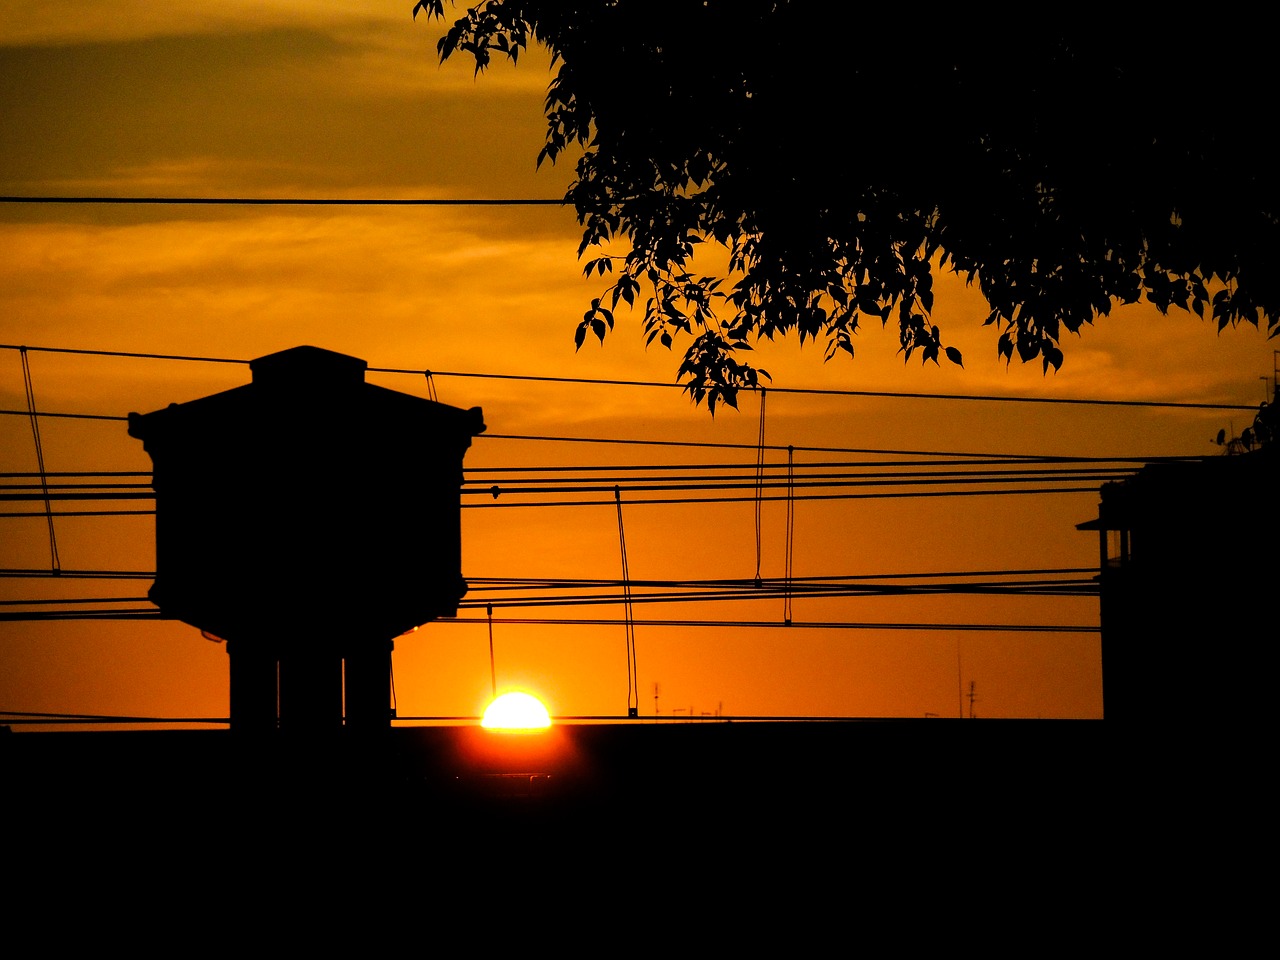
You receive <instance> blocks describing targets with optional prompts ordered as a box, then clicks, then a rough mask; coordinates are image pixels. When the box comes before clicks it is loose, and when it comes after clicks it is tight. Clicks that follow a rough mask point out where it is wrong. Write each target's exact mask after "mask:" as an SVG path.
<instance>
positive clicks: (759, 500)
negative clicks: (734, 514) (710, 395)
mask: <svg viewBox="0 0 1280 960" xmlns="http://www.w3.org/2000/svg"><path fill="white" fill-rule="evenodd" d="M766 392H767V391H765V390H763V389H762V390H761V391H760V436H759V439H758V440H757V441H756V586H757V587H758V586H760V585H761V580H760V558H761V552H762V551H761V544H762V534H761V527H762V525H763V524H762V520H763V517H764V401H765V394H766Z"/></svg>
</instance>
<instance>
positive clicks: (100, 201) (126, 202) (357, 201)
mask: <svg viewBox="0 0 1280 960" xmlns="http://www.w3.org/2000/svg"><path fill="white" fill-rule="evenodd" d="M0 203H33V204H40V203H67V204H90V205H94V204H96V205H107V206H130V205H134V204H136V205H138V206H157V205H160V206H163V205H172V206H220V207H565V206H569V204H568V203H566V201H564V200H563V199H561V200H551V199H541V198H514V197H509V198H495V199H476V198H462V199H452V198H447V197H101V196H79V197H72V196H42V197H19V196H3V197H0Z"/></svg>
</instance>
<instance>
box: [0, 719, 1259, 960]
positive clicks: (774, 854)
mask: <svg viewBox="0 0 1280 960" xmlns="http://www.w3.org/2000/svg"><path fill="white" fill-rule="evenodd" d="M1166 747H1167V744H1166V746H1161V742H1160V739H1159V738H1158V737H1152V736H1151V735H1149V734H1147V733H1142V734H1141V735H1136V734H1127V735H1125V736H1124V737H1120V736H1119V735H1118V734H1117V733H1116V731H1115V730H1114V728H1109V727H1108V726H1107V725H1106V724H1105V723H1104V722H1090V721H1079V722H1076V721H1026V722H1024V721H977V722H970V723H965V722H962V721H939V720H925V721H838V722H824V723H792V722H778V723H773V722H759V723H748V722H732V723H723V722H716V723H705V724H699V723H684V724H672V725H658V724H654V723H648V722H645V721H632V722H623V723H617V724H602V725H577V726H574V725H566V726H560V727H557V728H554V729H553V730H551V731H550V732H548V733H545V734H540V735H509V734H508V735H496V734H491V733H489V732H487V731H484V730H481V729H479V728H477V727H422V728H404V729H395V730H392V731H390V733H389V734H387V735H386V736H385V737H382V738H380V739H374V740H371V741H364V742H356V741H344V740H336V741H332V742H328V743H317V742H290V741H286V740H280V741H272V742H268V743H253V742H242V741H240V740H238V739H237V738H236V737H235V736H233V735H232V734H230V733H229V732H226V731H211V732H189V731H182V732H131V733H69V734H68V733H57V734H52V733H11V734H7V735H5V736H3V737H0V779H2V780H3V783H4V785H5V786H4V794H3V797H4V799H3V813H4V823H5V826H6V829H7V831H8V834H9V836H10V838H11V839H10V849H11V850H15V849H17V850H21V851H22V857H21V858H20V859H18V860H13V859H11V860H10V868H9V871H8V876H9V878H10V880H11V881H13V880H15V878H16V880H17V887H16V888H15V887H13V886H10V888H9V890H10V892H14V891H15V889H16V890H18V891H20V892H21V893H22V895H23V896H25V897H28V898H29V897H30V896H32V895H33V894H34V895H35V896H37V897H39V896H40V895H41V894H40V891H44V892H45V895H52V894H51V893H50V891H52V890H61V891H64V892H66V891H69V890H73V889H74V890H78V891H80V892H81V893H83V892H85V891H94V897H95V898H106V899H107V900H108V901H110V902H113V903H114V902H116V899H117V898H123V899H125V900H127V901H129V902H130V903H145V904H149V905H150V906H148V907H147V909H148V910H150V909H152V908H153V907H157V905H161V904H163V905H164V909H175V906H177V905H180V912H182V913H184V914H185V912H186V911H188V910H189V909H190V908H191V906H192V904H195V903H204V904H206V905H213V904H216V905H217V906H216V909H215V908H214V907H212V906H209V909H212V910H213V911H214V916H216V917H220V918H221V920H220V921H217V922H214V921H213V920H210V919H207V920H206V923H205V925H206V926H209V927H210V929H213V928H217V927H218V926H219V924H220V923H226V924H232V925H235V924H239V923H240V922H242V921H244V920H245V918H246V917H247V916H248V915H250V914H253V915H254V916H258V917H259V918H260V919H261V918H262V917H276V915H277V913H278V912H279V911H289V912H290V915H291V916H293V918H294V919H293V922H294V923H303V926H301V927H295V928H293V932H292V933H291V934H290V936H291V937H293V938H294V941H291V942H293V943H294V945H298V944H300V943H301V942H302V941H301V940H298V939H297V938H302V940H306V941H307V943H308V945H314V944H313V941H323V940H325V939H326V938H327V937H329V936H330V935H334V936H336V935H338V934H337V933H336V932H335V930H337V929H339V928H340V929H345V930H347V934H345V935H350V936H356V934H355V933H353V932H352V931H351V929H349V928H350V922H354V920H355V918H356V917H367V911H368V910H369V909H371V906H370V905H371V904H376V905H377V907H376V909H377V910H378V911H379V912H380V915H382V916H384V917H385V918H387V922H392V921H391V919H390V918H392V917H396V918H399V919H397V920H395V921H394V922H395V923H403V922H405V921H404V916H403V911H405V910H408V911H410V912H411V913H412V911H415V910H416V911H421V912H423V915H424V916H426V915H430V916H432V917H434V918H435V920H436V921H437V922H444V921H446V920H450V921H452V920H457V919H458V918H457V917H454V916H453V915H452V914H451V913H450V911H451V910H452V909H454V907H456V908H457V909H463V908H462V907H461V906H458V904H460V903H463V902H464V901H465V902H466V903H469V904H471V906H468V907H466V909H467V910H471V909H472V907H474V904H475V902H481V903H484V904H486V905H487V906H486V907H485V909H486V910H490V911H493V910H496V911H498V913H499V914H503V915H505V913H504V911H507V910H513V909H516V905H517V904H518V903H524V902H525V901H536V902H540V903H543V904H544V905H546V902H547V901H548V900H551V901H554V904H555V909H556V911H558V912H561V913H563V912H564V911H567V912H568V913H569V914H572V915H573V916H575V917H577V919H576V920H574V921H573V922H574V923H578V924H587V925H589V926H591V927H592V929H594V928H595V925H597V924H599V923H601V922H603V921H602V920H601V918H602V916H613V913H612V911H614V910H615V908H616V907H617V906H618V905H619V904H626V905H630V906H631V908H634V909H637V910H641V911H642V913H643V915H645V916H657V915H662V916H666V915H668V914H669V913H670V912H671V911H673V910H675V911H684V910H688V911H693V912H694V913H695V914H696V915H697V916H698V917H700V918H703V920H704V921H705V920H706V917H707V915H708V913H710V914H711V915H715V916H719V915H720V913H718V911H720V912H722V911H726V910H727V911H730V912H731V913H732V914H733V916H734V917H736V918H737V919H735V920H734V921H733V923H734V924H735V926H734V928H733V929H734V930H736V931H737V932H738V933H741V932H742V931H743V930H744V928H743V926H742V924H743V922H745V920H747V919H753V918H754V919H755V920H759V921H761V922H762V923H763V922H765V920H766V918H769V923H770V924H772V922H774V921H776V920H777V919H778V916H779V914H778V911H779V910H781V909H782V906H781V905H783V904H787V905H788V906H787V907H786V909H787V910H789V911H795V910H800V911H801V912H802V913H805V914H806V915H809V913H812V916H810V919H811V920H815V921H816V920H818V919H819V918H818V914H819V913H821V914H822V921H823V922H824V923H825V922H829V921H830V920H831V919H832V918H833V917H836V916H838V915H839V914H830V913H823V912H822V911H824V910H826V909H827V907H824V906H821V905H823V904H826V905H828V906H829V905H830V904H831V901H833V900H835V901H840V902H843V903H844V906H843V907H839V908H837V909H839V910H849V909H852V908H851V906H850V904H852V903H857V904H858V911H859V915H860V916H861V917H862V921H865V922H871V921H873V920H874V919H876V918H875V917H874V916H873V914H875V913H876V910H877V908H876V907H875V906H874V904H875V903H876V902H879V901H880V900H883V899H885V898H887V899H889V900H891V901H893V903H894V904H895V906H894V909H901V908H902V907H903V906H904V904H906V903H909V902H915V901H916V900H917V899H918V898H920V897H922V896H924V897H927V898H934V897H935V896H938V895H942V894H943V893H944V892H950V893H948V894H947V895H948V896H950V895H951V894H957V895H958V894H959V893H961V892H963V893H964V895H965V896H971V895H973V894H974V893H975V891H983V894H982V899H984V901H985V902H989V903H990V904H991V906H992V908H993V909H994V908H996V906H997V905H998V906H999V909H1001V910H1005V909H1010V908H1011V905H1012V904H1014V903H1017V904H1020V905H1021V906H1019V907H1018V909H1019V910H1023V911H1025V910H1028V909H1033V907H1032V904H1037V905H1038V906H1036V907H1034V909H1036V910H1039V909H1048V904H1049V900H1045V899H1043V898H1046V897H1047V898H1050V899H1051V900H1052V903H1053V904H1055V906H1054V907H1053V910H1054V912H1055V913H1056V912H1057V911H1058V909H1059V907H1064V908H1066V909H1067V912H1068V913H1070V914H1071V917H1072V918H1074V919H1071V920H1070V921H1067V920H1064V919H1063V918H1061V917H1058V919H1056V920H1055V921H1054V922H1055V923H1057V924H1059V925H1063V924H1066V926H1063V927H1062V929H1061V930H1060V931H1059V933H1060V935H1063V936H1066V935H1067V933H1068V932H1069V931H1068V928H1069V927H1070V925H1071V924H1073V923H1076V922H1078V921H1080V920H1082V919H1083V917H1084V916H1085V915H1088V916H1089V917H1090V918H1092V919H1091V920H1090V922H1093V921H1095V920H1098V919H1100V917H1099V914H1098V911H1099V910H1103V911H1104V912H1105V911H1106V910H1107V909H1108V908H1107V906H1106V903H1104V902H1101V901H1099V899H1098V898H1099V896H1100V891H1102V889H1103V888H1104V887H1105V888H1107V889H1108V890H1115V889H1116V888H1117V887H1118V888H1119V889H1120V890H1121V891H1123V889H1124V888H1127V886H1128V885H1129V884H1131V883H1138V882H1142V883H1149V882H1151V879H1152V877H1153V876H1154V877H1157V878H1167V879H1171V878H1172V877H1173V876H1176V875H1177V873H1178V871H1180V870H1182V869H1183V867H1182V866H1181V865H1182V864H1185V863H1186V862H1187V853H1188V851H1189V850H1190V849H1192V848H1193V847H1194V848H1195V852H1196V853H1197V855H1198V856H1200V857H1201V859H1202V861H1203V857H1204V855H1205V854H1206V852H1207V848H1206V847H1205V846H1203V845H1201V846H1200V847H1195V845H1196V843H1197V841H1196V840H1195V839H1194V838H1195V837H1196V836H1199V835H1200V831H1201V828H1202V826H1203V825H1204V823H1205V818H1206V817H1207V816H1214V817H1217V816H1218V815H1219V814H1220V813H1221V812H1222V811H1223V809H1224V808H1226V807H1230V808H1231V810H1232V811H1233V815H1232V818H1231V819H1230V820H1222V819H1218V820H1217V821H1216V824H1215V829H1216V830H1217V831H1218V832H1217V833H1216V834H1215V837H1216V839H1215V840H1214V841H1213V842H1214V845H1215V846H1214V849H1227V848H1229V847H1231V846H1232V845H1239V844H1243V843H1247V842H1249V837H1250V836H1251V835H1252V830H1253V828H1252V827H1251V826H1250V824H1251V823H1252V820H1251V819H1250V818H1251V816H1252V813H1251V811H1252V810H1253V809H1254V807H1255V806H1256V805H1255V804H1253V803H1252V802H1251V801H1248V800H1247V797H1246V796H1245V794H1247V792H1248V791H1249V790H1251V787H1250V784H1251V783H1253V782H1254V781H1255V780H1256V776H1255V775H1252V774H1248V773H1242V771H1241V770H1239V769H1237V768H1236V767H1235V766H1233V765H1232V763H1230V762H1228V761H1226V760H1222V761H1220V762H1217V763H1218V765H1217V766H1216V767H1213V768H1212V769H1210V768H1206V767H1205V766H1204V765H1203V764H1201V766H1200V768H1199V769H1196V770H1191V769H1187V768H1186V767H1185V765H1184V763H1185V758H1186V757H1187V755H1188V752H1187V750H1186V749H1184V748H1180V749H1178V750H1176V751H1175V750H1171V749H1167V748H1166ZM1213 753H1214V751H1212V750H1206V751H1204V752H1203V753H1202V754H1201V757H1202V758H1203V759H1205V760H1207V761H1208V762H1210V763H1214V762H1215V761H1212V760H1211V759H1210V758H1211V757H1212V756H1213ZM1174 757H1179V758H1181V760H1180V761H1179V762H1177V763H1175V762H1174V761H1173V759H1171V758H1174ZM1237 791H1240V792H1241V793H1239V794H1238V793H1237ZM1236 796H1241V799H1242V801H1243V802H1235V801H1230V802H1228V803H1223V802H1222V801H1223V798H1232V797H1236ZM1210 805H1211V807H1212V810H1213V811H1214V812H1213V813H1210ZM1219 845H1221V846H1219ZM1140 878H1141V880H1140ZM1110 895H1111V894H1108V896H1110ZM1063 897H1066V898H1067V899H1066V900H1063V899H1062V898H1063ZM459 898H460V899H459ZM867 898H870V899H867ZM454 901H457V903H454ZM450 903H454V907H451V906H449V904H450ZM157 908H158V907H157ZM297 910H302V911H303V913H304V914H305V915H306V917H307V918H310V919H306V920H305V922H303V921H301V920H299V919H298V916H297V915H296V913H295V911H297ZM441 911H443V913H441ZM583 911H587V913H583ZM600 911H604V913H603V914H602V913H601V912H600ZM655 911H656V913H655ZM744 911H745V913H746V915H747V916H746V917H744V916H743V912H744ZM757 911H763V912H760V913H759V914H758V915H756V914H757ZM588 914H589V919H588ZM788 915H790V914H788ZM468 916H470V914H468ZM344 918H345V920H344ZM361 922H364V921H361ZM414 922H416V921H414ZM476 922H477V921H475V919H474V917H473V918H472V919H471V920H468V921H467V924H468V929H470V930H471V931H472V934H473V935H476V936H479V935H483V936H484V937H488V936H489V935H491V934H492V935H495V936H496V935H498V933H499V930H498V929H497V928H495V929H493V930H487V929H486V928H485V926H484V923H481V924H480V926H479V927H476V926H475V924H476ZM494 922H495V923H496V922H498V921H496V920H495V921H494ZM503 922H506V921H503ZM700 922H702V921H700ZM357 926H358V924H357ZM584 929H585V927H584ZM745 929H747V930H748V931H749V930H750V929H751V928H750V927H747V928H745ZM326 931H327V932H326ZM633 932H634V931H633ZM915 932H916V931H913V930H903V931H902V935H903V936H908V935H914V933H915ZM628 936H629V934H628ZM632 945H633V946H635V945H636V944H635V943H633V944H632ZM627 952H630V951H627Z"/></svg>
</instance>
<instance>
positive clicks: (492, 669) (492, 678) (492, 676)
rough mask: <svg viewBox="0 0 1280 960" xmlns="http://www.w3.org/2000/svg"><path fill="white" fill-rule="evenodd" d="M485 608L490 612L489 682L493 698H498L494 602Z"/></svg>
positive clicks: (487, 604)
mask: <svg viewBox="0 0 1280 960" xmlns="http://www.w3.org/2000/svg"><path fill="white" fill-rule="evenodd" d="M485 610H487V611H488V613H489V682H490V683H492V684H493V698H494V699H495V700H497V699H498V668H497V666H496V665H495V664H494V660H493V604H492V603H486V604H485Z"/></svg>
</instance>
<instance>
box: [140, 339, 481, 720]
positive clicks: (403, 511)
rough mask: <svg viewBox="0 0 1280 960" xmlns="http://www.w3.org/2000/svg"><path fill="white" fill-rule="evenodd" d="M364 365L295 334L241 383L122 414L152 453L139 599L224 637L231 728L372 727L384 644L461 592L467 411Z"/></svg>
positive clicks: (384, 694) (473, 418)
mask: <svg viewBox="0 0 1280 960" xmlns="http://www.w3.org/2000/svg"><path fill="white" fill-rule="evenodd" d="M366 366H367V364H366V363H365V361H363V360H360V359H358V358H356V357H349V356H345V355H343V354H339V353H333V352H331V351H328V350H321V349H319V348H317V347H310V346H301V347H295V348H293V349H291V350H285V351H282V352H280V353H274V354H271V355H269V356H265V357H260V358H258V359H257V360H254V361H252V362H251V363H250V369H251V370H252V382H251V383H249V384H246V385H244V386H241V387H236V388H234V389H231V390H227V391H224V392H222V393H218V394H214V395H212V396H208V397H203V398H201V399H198V400H193V401H190V402H188V403H181V404H172V405H170V406H169V407H167V408H165V409H162V410H157V411H154V412H152V413H148V414H130V415H129V434H130V435H131V436H133V437H136V438H138V439H140V440H142V441H143V446H144V448H145V449H146V451H147V453H148V454H150V456H151V460H152V465H153V485H154V487H155V493H156V579H155V584H154V586H153V587H152V588H151V592H150V597H151V600H152V601H153V602H154V603H155V604H156V605H157V606H159V607H160V609H161V611H162V612H163V613H164V614H166V615H167V616H170V617H174V618H176V619H178V620H182V621H184V622H186V623H189V624H191V625H192V626H195V627H198V628H199V629H201V630H203V631H206V632H208V633H211V634H213V635H215V636H217V637H220V638H223V639H225V640H227V641H228V652H229V654H230V657H231V686H232V691H231V720H232V726H233V728H235V727H242V728H247V727H265V726H268V725H270V726H273V727H274V725H275V723H276V720H277V718H278V719H279V722H280V725H281V726H282V727H284V726H287V725H314V724H320V725H326V724H327V725H341V724H342V722H343V717H344V715H345V717H346V723H347V725H352V724H353V722H354V723H358V724H360V723H374V724H375V725H386V724H387V723H389V716H390V713H389V675H388V673H389V667H390V653H389V651H390V645H391V641H392V639H393V638H395V637H396V636H399V635H400V634H402V633H404V632H406V631H408V630H411V629H412V628H414V627H417V626H419V625H421V624H424V623H427V622H428V621H431V620H433V619H435V618H437V617H441V616H452V615H453V614H454V613H455V612H456V610H457V605H458V601H459V600H460V599H461V598H462V596H463V595H464V594H465V593H466V583H465V581H464V580H463V577H462V573H461V533H460V497H459V494H460V487H461V483H462V460H463V455H464V454H465V452H466V450H467V448H468V447H469V446H470V444H471V439H472V438H473V437H475V436H477V435H478V434H480V433H481V432H483V431H484V428H485V427H484V420H483V415H482V413H481V411H480V409H479V408H478V407H472V408H471V409H469V410H463V409H460V408H457V407H451V406H448V405H446V404H442V403H438V402H435V401H433V400H427V399H423V398H421V397H415V396H412V395H410V394H404V393H398V392H396V391H394V390H388V389H385V388H383V387H378V386H375V385H373V384H369V383H366V382H365V379H364V374H365V369H366ZM344 675H345V679H344ZM344 690H345V693H344ZM344 701H345V705H344Z"/></svg>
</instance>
